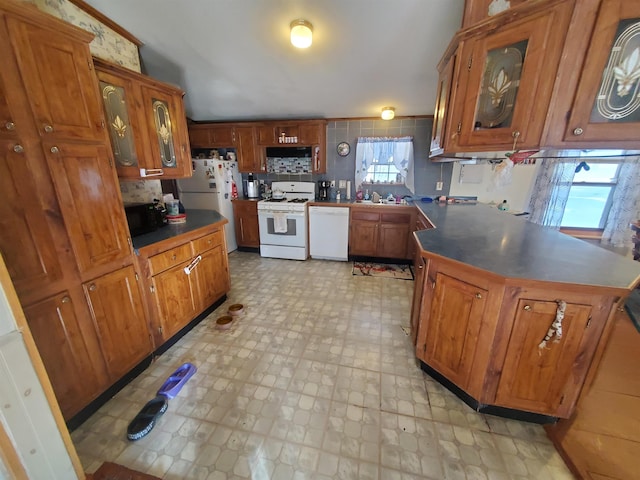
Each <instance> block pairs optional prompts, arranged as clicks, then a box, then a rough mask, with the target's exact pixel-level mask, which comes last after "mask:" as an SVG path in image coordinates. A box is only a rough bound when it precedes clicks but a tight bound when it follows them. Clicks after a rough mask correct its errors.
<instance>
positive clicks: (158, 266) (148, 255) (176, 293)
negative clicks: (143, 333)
mask: <svg viewBox="0 0 640 480" xmlns="http://www.w3.org/2000/svg"><path fill="white" fill-rule="evenodd" d="M138 262H139V265H140V269H141V271H143V272H144V277H145V278H144V282H145V285H146V291H148V292H149V293H150V295H148V297H147V298H148V308H149V311H150V312H151V332H152V335H153V338H154V341H155V344H156V345H158V346H159V345H162V344H163V343H164V342H166V341H167V340H169V339H170V338H171V337H172V336H174V335H175V334H176V333H178V332H179V331H180V330H181V329H182V328H184V327H185V326H186V325H187V324H188V323H189V322H191V321H192V320H193V319H195V318H196V317H197V316H198V315H199V314H200V313H201V312H203V311H204V310H205V309H207V308H208V307H209V306H211V304H213V303H214V302H215V301H217V300H218V299H220V298H221V297H222V296H224V295H225V294H226V293H227V292H228V291H229V288H230V277H229V265H228V259H227V249H226V242H225V237H224V225H221V224H220V223H218V224H215V225H211V226H210V227H203V228H201V229H198V230H196V231H194V232H192V233H185V234H182V235H179V236H176V237H173V238H172V239H169V240H165V241H162V242H159V243H155V244H152V245H149V246H147V247H143V248H141V249H140V258H139V260H138Z"/></svg>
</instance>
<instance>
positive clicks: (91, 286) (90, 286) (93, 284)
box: [89, 283, 98, 292]
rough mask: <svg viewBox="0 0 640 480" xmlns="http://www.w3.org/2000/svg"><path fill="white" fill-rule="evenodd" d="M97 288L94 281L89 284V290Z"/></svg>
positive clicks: (92, 290) (93, 290)
mask: <svg viewBox="0 0 640 480" xmlns="http://www.w3.org/2000/svg"><path fill="white" fill-rule="evenodd" d="M97 288H98V287H97V286H96V284H95V283H92V284H91V285H89V291H90V292H95V291H96V289H97Z"/></svg>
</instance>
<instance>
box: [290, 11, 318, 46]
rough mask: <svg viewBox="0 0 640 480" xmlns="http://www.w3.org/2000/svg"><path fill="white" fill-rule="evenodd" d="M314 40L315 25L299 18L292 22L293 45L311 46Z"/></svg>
mask: <svg viewBox="0 0 640 480" xmlns="http://www.w3.org/2000/svg"><path fill="white" fill-rule="evenodd" d="M312 41H313V25H311V23H309V22H307V21H306V20H302V19H301V18H299V19H298V20H294V21H293V22H291V45H293V46H294V47H297V48H309V47H310V46H311V42H312Z"/></svg>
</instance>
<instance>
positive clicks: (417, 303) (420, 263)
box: [411, 254, 429, 346]
mask: <svg viewBox="0 0 640 480" xmlns="http://www.w3.org/2000/svg"><path fill="white" fill-rule="evenodd" d="M428 265H429V263H428V261H427V260H425V259H424V258H422V256H421V255H419V254H418V255H416V256H415V258H414V261H413V271H414V272H415V279H414V286H413V298H412V301H411V341H412V342H413V345H414V346H415V345H416V342H417V341H418V327H419V325H420V311H421V309H422V302H423V301H424V300H425V299H424V296H425V294H424V292H423V290H424V285H425V276H426V270H427V268H428Z"/></svg>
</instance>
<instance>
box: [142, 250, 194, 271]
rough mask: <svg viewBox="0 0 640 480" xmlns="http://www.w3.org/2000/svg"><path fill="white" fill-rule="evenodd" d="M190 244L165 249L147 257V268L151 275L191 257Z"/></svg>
mask: <svg viewBox="0 0 640 480" xmlns="http://www.w3.org/2000/svg"><path fill="white" fill-rule="evenodd" d="M191 256H192V255H191V246H190V245H189V244H188V243H186V244H184V245H180V246H179V247H176V248H172V249H171V250H167V251H166V252H164V253H159V254H158V255H154V256H153V257H150V258H149V269H150V270H151V275H156V274H158V273H160V272H164V271H165V270H167V269H168V268H171V267H173V266H174V265H177V264H179V263H181V262H186V261H187V260H189V259H190V258H191Z"/></svg>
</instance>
